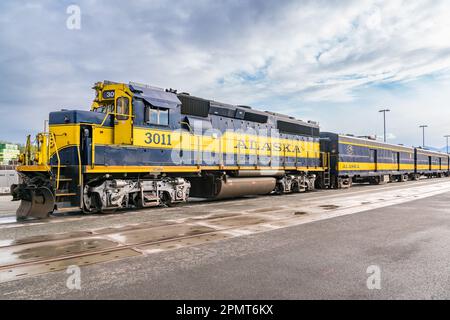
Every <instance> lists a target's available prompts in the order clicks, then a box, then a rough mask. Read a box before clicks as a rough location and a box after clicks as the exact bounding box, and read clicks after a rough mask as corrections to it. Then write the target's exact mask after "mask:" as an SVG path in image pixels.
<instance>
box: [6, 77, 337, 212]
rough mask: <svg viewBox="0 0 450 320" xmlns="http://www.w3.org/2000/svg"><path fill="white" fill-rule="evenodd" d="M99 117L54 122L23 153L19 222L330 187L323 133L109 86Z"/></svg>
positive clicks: (99, 92) (176, 96)
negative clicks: (63, 211) (65, 212)
mask: <svg viewBox="0 0 450 320" xmlns="http://www.w3.org/2000/svg"><path fill="white" fill-rule="evenodd" d="M93 89H94V90H95V93H96V97H95V100H94V102H93V104H92V107H91V110H90V111H76V110H61V111H58V112H52V113H50V115H49V120H48V129H46V130H45V132H43V133H40V134H38V135H37V137H36V143H34V144H33V143H31V138H30V137H28V141H27V147H26V151H25V153H24V154H22V155H21V165H20V166H19V167H18V168H17V171H18V172H19V175H20V183H19V184H18V185H15V186H13V187H12V194H13V198H14V200H20V201H21V205H20V207H19V209H18V211H17V217H18V218H19V219H21V218H27V217H34V218H45V217H47V216H48V215H49V214H50V213H52V212H53V211H54V210H56V209H60V208H64V207H76V208H80V209H81V210H83V211H84V212H106V211H111V210H116V209H118V208H142V207H150V206H159V205H162V204H165V205H171V204H174V203H179V202H185V201H187V200H188V197H190V196H191V197H202V198H226V197H235V196H242V195H256V194H268V193H286V192H300V191H304V190H308V189H313V188H314V186H315V184H322V185H324V184H327V183H328V180H329V177H328V175H327V172H328V171H327V169H328V158H327V153H325V152H321V150H320V137H319V136H320V132H319V126H318V124H317V123H315V122H311V121H308V122H305V121H301V120H297V119H294V118H293V117H288V116H285V115H281V114H277V113H273V112H268V111H265V112H262V111H257V110H254V109H252V108H250V107H247V106H236V105H230V104H224V103H219V102H215V101H211V100H206V99H201V98H198V97H194V96H191V95H189V94H187V93H177V92H176V91H175V90H163V89H159V88H154V87H150V86H146V85H142V84H136V83H129V84H123V83H115V82H110V81H104V82H99V83H96V84H95V85H94V87H93Z"/></svg>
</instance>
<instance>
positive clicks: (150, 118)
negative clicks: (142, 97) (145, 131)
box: [145, 106, 169, 126]
mask: <svg viewBox="0 0 450 320" xmlns="http://www.w3.org/2000/svg"><path fill="white" fill-rule="evenodd" d="M145 122H146V123H148V124H156V125H160V126H168V125H169V109H164V108H156V107H152V106H146V107H145Z"/></svg>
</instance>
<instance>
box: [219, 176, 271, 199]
mask: <svg viewBox="0 0 450 320" xmlns="http://www.w3.org/2000/svg"><path fill="white" fill-rule="evenodd" d="M276 182H277V180H276V179H275V178H273V177H264V178H227V179H225V180H220V181H219V182H218V183H216V188H217V189H216V192H217V193H216V195H215V197H214V198H215V199H225V198H234V197H240V196H246V195H259V194H269V193H270V192H272V191H273V189H275V185H276Z"/></svg>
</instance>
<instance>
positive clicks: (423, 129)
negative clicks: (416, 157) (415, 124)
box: [419, 124, 428, 149]
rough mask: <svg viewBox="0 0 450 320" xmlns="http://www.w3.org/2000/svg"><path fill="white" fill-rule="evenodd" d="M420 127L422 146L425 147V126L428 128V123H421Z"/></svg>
mask: <svg viewBox="0 0 450 320" xmlns="http://www.w3.org/2000/svg"><path fill="white" fill-rule="evenodd" d="M419 128H422V147H423V148H424V149H425V128H428V126H427V125H426V124H423V125H420V126H419Z"/></svg>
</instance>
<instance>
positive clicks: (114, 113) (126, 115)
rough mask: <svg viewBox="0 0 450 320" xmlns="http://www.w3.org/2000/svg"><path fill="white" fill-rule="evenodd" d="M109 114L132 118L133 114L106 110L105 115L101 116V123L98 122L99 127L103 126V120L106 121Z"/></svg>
mask: <svg viewBox="0 0 450 320" xmlns="http://www.w3.org/2000/svg"><path fill="white" fill-rule="evenodd" d="M109 116H125V117H131V118H134V116H133V115H129V114H124V113H116V112H108V113H107V114H106V116H105V117H104V118H103V121H102V123H101V124H100V126H99V127H103V125H104V124H105V122H106V119H108V117H109Z"/></svg>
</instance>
